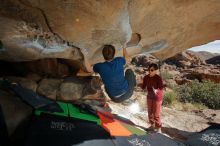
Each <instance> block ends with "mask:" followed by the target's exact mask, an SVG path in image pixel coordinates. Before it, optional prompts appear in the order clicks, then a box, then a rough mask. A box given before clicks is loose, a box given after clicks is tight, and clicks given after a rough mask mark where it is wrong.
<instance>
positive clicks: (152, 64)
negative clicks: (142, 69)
mask: <svg viewBox="0 0 220 146" xmlns="http://www.w3.org/2000/svg"><path fill="white" fill-rule="evenodd" d="M151 67H153V68H154V69H155V70H158V65H157V64H156V63H151V64H150V65H149V66H148V69H150V68H151Z"/></svg>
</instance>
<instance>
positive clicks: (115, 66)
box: [93, 57, 128, 97]
mask: <svg viewBox="0 0 220 146" xmlns="http://www.w3.org/2000/svg"><path fill="white" fill-rule="evenodd" d="M124 65H125V59H124V58H123V57H116V58H115V59H114V60H112V61H110V62H108V61H106V62H103V63H97V64H95V65H94V66H93V70H94V72H96V73H99V74H100V76H101V78H102V81H103V83H104V84H105V89H106V90H107V93H108V95H109V96H110V97H116V96H119V95H122V94H123V93H125V92H127V91H128V82H127V80H125V77H124Z"/></svg>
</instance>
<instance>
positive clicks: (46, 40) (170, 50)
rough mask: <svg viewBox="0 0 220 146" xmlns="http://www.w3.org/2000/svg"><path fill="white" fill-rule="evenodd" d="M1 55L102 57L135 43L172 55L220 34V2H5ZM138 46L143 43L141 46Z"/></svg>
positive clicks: (14, 58)
mask: <svg viewBox="0 0 220 146" xmlns="http://www.w3.org/2000/svg"><path fill="white" fill-rule="evenodd" d="M0 3H1V5H0V9H1V11H0V24H1V27H0V41H1V42H2V43H1V47H0V58H1V59H4V60H10V61H27V60H36V59H42V58H66V59H71V60H78V61H79V62H80V61H81V59H82V55H81V54H80V51H79V48H85V49H86V50H87V51H88V54H89V58H90V61H91V62H92V63H96V62H98V61H101V60H103V58H102V56H101V47H102V46H103V45H104V44H113V45H115V46H116V48H118V49H117V53H116V56H118V55H121V54H122V51H121V49H120V48H121V45H122V44H124V43H125V42H128V41H129V40H131V41H130V43H129V45H131V46H136V47H130V49H128V51H129V52H130V53H131V55H133V54H134V53H141V52H149V53H153V54H154V55H155V56H157V58H160V59H164V58H168V57H170V56H172V55H174V54H176V53H177V52H181V51H182V50H185V49H188V48H189V47H192V46H195V45H200V44H204V43H208V42H210V41H213V40H216V39H219V38H220V33H219V30H220V29H219V28H220V23H219V13H220V1H218V0H213V1H207V0H194V1H190V0H164V1H160V0H154V1H147V2H146V0H138V1H137V0H130V1H124V0H117V1H110V0H102V1H90V0H83V1H79V0H76V1H71V0H65V1H57V0H47V1H42V0H41V1H39V0H25V1H24V0H22V1H20V0H0ZM139 44H142V46H143V47H142V50H140V49H141V47H140V46H139Z"/></svg>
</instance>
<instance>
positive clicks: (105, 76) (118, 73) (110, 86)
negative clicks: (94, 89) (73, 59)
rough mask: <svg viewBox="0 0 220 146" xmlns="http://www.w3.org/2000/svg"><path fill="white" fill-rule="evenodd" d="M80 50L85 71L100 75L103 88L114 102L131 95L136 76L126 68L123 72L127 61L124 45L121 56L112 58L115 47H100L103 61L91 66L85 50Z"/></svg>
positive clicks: (123, 99)
mask: <svg viewBox="0 0 220 146" xmlns="http://www.w3.org/2000/svg"><path fill="white" fill-rule="evenodd" d="M81 52H82V53H83V55H84V65H85V67H86V70H87V72H90V73H91V72H95V73H98V74H99V75H100V76H101V78H102V81H103V83H104V85H105V90H106V92H107V94H108V96H109V97H110V98H111V99H112V100H113V101H114V102H123V101H125V100H126V99H129V98H130V97H131V96H132V94H133V90H134V87H135V86H136V78H135V75H134V72H133V71H132V70H131V69H127V70H126V71H125V73H124V65H125V64H126V62H128V54H127V51H126V48H125V47H123V57H116V58H114V55H115V47H114V46H112V45H105V46H104V47H103V49H102V54H103V57H104V59H105V62H101V63H96V64H94V66H93V67H92V66H91V65H90V63H89V61H88V59H87V57H86V55H85V50H84V49H81Z"/></svg>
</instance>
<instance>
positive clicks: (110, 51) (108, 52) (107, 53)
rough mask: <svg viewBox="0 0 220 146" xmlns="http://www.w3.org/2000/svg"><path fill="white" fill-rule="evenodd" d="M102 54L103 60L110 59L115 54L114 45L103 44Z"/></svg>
mask: <svg viewBox="0 0 220 146" xmlns="http://www.w3.org/2000/svg"><path fill="white" fill-rule="evenodd" d="M102 55H103V57H104V59H105V60H111V59H113V58H114V56H115V47H114V46H112V45H104V47H103V49H102Z"/></svg>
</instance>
